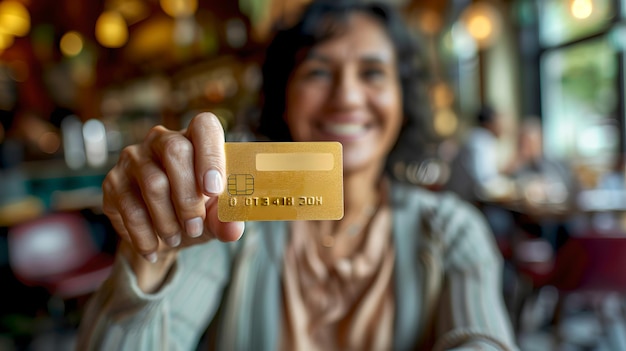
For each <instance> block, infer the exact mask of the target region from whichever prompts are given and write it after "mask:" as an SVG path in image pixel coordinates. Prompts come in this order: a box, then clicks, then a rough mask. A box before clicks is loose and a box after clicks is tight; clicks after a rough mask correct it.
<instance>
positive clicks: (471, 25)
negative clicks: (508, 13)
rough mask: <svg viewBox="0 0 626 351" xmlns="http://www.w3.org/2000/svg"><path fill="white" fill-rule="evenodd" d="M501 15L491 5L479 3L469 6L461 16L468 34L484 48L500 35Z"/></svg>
mask: <svg viewBox="0 0 626 351" xmlns="http://www.w3.org/2000/svg"><path fill="white" fill-rule="evenodd" d="M500 21H501V20H500V13H499V12H498V10H497V9H496V8H495V7H494V6H493V5H491V4H489V3H486V2H477V3H473V4H471V5H470V6H468V7H467V8H466V9H465V11H464V12H463V14H462V15H461V22H462V23H463V24H464V26H465V30H466V31H467V33H468V34H469V35H470V36H471V37H472V38H473V39H474V40H475V41H476V42H477V43H478V46H479V47H481V48H484V47H486V46H488V45H490V44H491V43H492V42H493V41H494V40H495V39H496V38H497V37H498V36H499V34H500Z"/></svg>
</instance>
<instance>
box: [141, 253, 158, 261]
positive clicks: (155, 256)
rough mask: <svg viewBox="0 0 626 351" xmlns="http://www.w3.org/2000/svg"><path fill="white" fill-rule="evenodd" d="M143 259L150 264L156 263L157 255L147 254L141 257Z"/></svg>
mask: <svg viewBox="0 0 626 351" xmlns="http://www.w3.org/2000/svg"><path fill="white" fill-rule="evenodd" d="M143 258H145V259H146V260H147V261H148V262H150V263H156V261H157V254H156V252H153V253H149V254H147V255H143Z"/></svg>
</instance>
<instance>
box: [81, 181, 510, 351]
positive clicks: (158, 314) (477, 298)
mask: <svg viewBox="0 0 626 351" xmlns="http://www.w3.org/2000/svg"><path fill="white" fill-rule="evenodd" d="M391 196H392V199H391V200H392V206H393V209H394V218H393V220H394V222H393V223H394V224H393V238H394V245H395V248H396V261H395V267H394V298H395V305H396V311H395V320H394V345H393V349H394V350H415V349H418V350H431V349H435V350H474V349H475V350H516V349H517V348H516V347H515V345H514V341H513V336H512V332H511V327H510V321H509V319H508V316H507V315H506V312H505V309H504V307H503V302H502V296H501V291H502V290H501V274H502V273H501V268H502V260H501V258H500V256H499V255H498V253H497V250H496V246H495V244H494V240H493V237H492V235H491V233H490V231H489V229H488V227H487V226H486V223H485V221H484V220H483V218H482V216H481V215H480V213H479V212H478V211H477V210H476V209H475V208H473V207H471V206H470V205H468V204H466V203H464V202H462V201H460V200H459V199H458V198H457V197H456V196H455V195H452V194H435V193H432V192H429V191H426V190H423V189H419V188H415V187H410V186H405V185H400V184H393V186H392V191H391ZM287 238H288V233H287V225H286V223H284V222H257V223H248V225H247V227H246V231H245V234H244V236H243V237H242V239H241V240H239V241H238V242H236V243H230V244H225V243H221V242H218V241H212V242H209V243H206V244H203V245H199V246H196V247H192V248H188V249H185V250H183V251H182V252H181V253H180V255H179V258H178V261H177V263H176V264H175V265H174V267H173V268H172V270H171V271H170V273H169V275H168V277H167V280H166V283H165V284H164V286H163V288H162V289H161V290H160V291H159V292H157V293H155V294H145V293H143V292H142V291H141V290H140V289H139V288H138V286H137V283H136V279H135V277H134V275H133V273H132V271H131V269H130V268H129V265H128V263H127V262H126V261H125V260H124V259H122V256H121V255H119V256H118V259H117V261H116V264H115V267H114V270H113V273H112V275H111V276H110V277H109V279H108V280H107V281H106V282H105V283H104V284H103V285H102V287H101V288H100V289H99V291H98V292H97V293H96V294H94V296H93V297H92V298H91V300H90V302H89V304H88V306H87V308H86V310H85V313H84V315H83V318H82V321H81V326H80V330H79V337H78V340H77V347H78V349H79V350H133V351H138V350H151V351H152V350H194V349H197V348H199V347H200V348H204V347H207V348H209V347H210V348H216V349H219V350H277V349H278V348H279V340H280V336H279V332H280V330H279V329H280V326H281V318H282V310H281V309H282V302H281V294H282V290H281V265H282V252H283V249H284V247H285V245H286V242H287ZM209 324H211V326H212V327H211V328H210V329H211V330H212V331H213V332H214V333H211V335H212V336H215V337H208V338H207V337H205V338H203V342H202V343H200V339H201V338H202V336H203V334H204V332H205V330H206V329H207V327H208V325H209ZM199 343H200V344H201V345H202V346H198V345H199ZM204 344H210V345H204Z"/></svg>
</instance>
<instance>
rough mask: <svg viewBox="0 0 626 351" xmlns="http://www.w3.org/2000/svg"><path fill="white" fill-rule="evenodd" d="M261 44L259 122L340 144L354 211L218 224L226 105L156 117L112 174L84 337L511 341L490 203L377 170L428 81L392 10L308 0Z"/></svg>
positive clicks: (280, 343) (128, 345)
mask: <svg viewBox="0 0 626 351" xmlns="http://www.w3.org/2000/svg"><path fill="white" fill-rule="evenodd" d="M266 54H267V57H266V62H265V65H264V68H263V73H264V87H263V93H264V110H263V115H262V118H261V130H262V131H263V132H264V133H265V134H266V135H267V136H268V137H269V138H270V139H273V140H278V141H289V140H293V141H324V140H336V141H339V142H341V143H342V145H343V152H344V189H345V195H344V198H345V216H344V217H343V219H342V220H340V221H296V222H248V223H245V230H244V223H240V222H230V223H223V222H220V221H219V220H218V218H217V206H216V204H217V201H216V200H217V197H218V196H219V195H220V194H221V193H222V191H223V188H224V174H223V170H224V131H223V130H222V127H221V126H220V124H219V122H218V120H217V118H216V117H215V116H214V115H212V114H209V113H204V114H200V115H198V116H197V117H195V118H194V119H193V120H192V121H191V122H190V124H189V126H188V128H187V129H186V130H183V131H180V132H177V131H171V130H167V129H165V128H163V127H160V126H158V127H155V128H153V129H152V130H151V132H150V133H149V134H148V136H147V137H146V139H145V141H144V142H143V143H141V144H138V145H133V146H129V147H127V148H125V149H124V151H123V152H122V154H121V156H120V160H119V162H118V163H117V165H116V166H115V167H114V168H113V169H112V170H111V171H110V173H109V174H108V175H107V177H106V179H105V181H104V183H103V189H104V194H105V195H104V204H103V206H104V209H105V212H106V214H107V215H108V217H109V218H110V219H111V222H112V224H113V225H114V227H115V229H116V230H117V232H118V234H119V235H120V237H121V240H120V241H121V244H120V247H119V250H118V255H117V262H116V267H115V268H114V272H113V273H112V275H111V277H110V278H109V279H108V280H107V281H106V282H105V283H104V284H103V286H102V287H101V289H100V290H99V291H98V292H97V294H96V295H95V296H94V297H93V298H92V300H91V301H90V303H89V306H88V308H87V309H86V311H85V313H84V317H83V320H82V324H81V329H80V332H79V337H78V349H80V350H91V349H103V350H155V349H161V348H162V349H168V350H174V349H176V350H193V349H196V348H200V349H203V348H204V349H211V348H217V349H220V350H279V349H284V350H390V349H392V348H393V349H424V350H432V349H435V350H453V349H457V348H458V349H463V350H468V349H472V350H474V349H475V350H478V349H480V350H512V349H516V348H515V346H514V341H513V336H512V332H511V328H510V323H509V318H508V316H507V315H506V313H505V310H504V308H503V303H502V296H501V284H500V281H501V268H502V266H501V265H502V260H501V258H500V257H499V256H498V254H497V251H496V248H495V245H494V242H493V240H492V237H491V235H490V233H489V230H488V228H487V226H486V225H485V222H484V220H483V219H482V217H481V216H480V214H479V213H478V212H477V211H476V210H475V209H474V208H472V207H470V206H468V204H466V203H463V202H461V201H459V200H458V199H457V197H455V196H453V195H439V194H434V193H430V192H428V191H426V190H423V189H418V188H415V187H408V186H403V185H400V184H397V183H394V182H393V181H391V180H390V178H388V176H387V175H386V174H384V171H383V170H384V164H385V161H386V158H387V155H388V153H389V152H391V150H392V149H393V147H394V145H395V144H396V142H397V141H398V140H402V137H400V139H399V135H402V134H404V133H407V135H410V133H411V132H414V129H413V128H419V126H420V122H419V118H420V117H419V116H420V114H419V113H418V109H419V108H420V106H416V105H415V102H416V101H418V100H419V96H417V95H416V92H417V91H418V90H417V88H418V86H419V84H420V83H423V82H421V79H423V78H421V75H420V74H419V72H416V70H415V68H414V62H415V55H416V52H415V50H414V42H413V40H412V38H411V37H410V36H409V32H408V30H407V28H406V27H405V26H404V25H403V24H402V22H401V19H400V17H399V15H398V14H397V13H395V12H393V11H392V10H391V8H389V7H387V6H385V5H383V4H374V3H371V2H367V3H361V2H355V1H336V0H335V1H315V2H312V3H311V5H310V6H309V7H307V9H306V10H305V11H304V13H303V15H302V17H301V20H300V22H298V23H297V24H296V25H295V26H294V27H292V28H290V29H287V30H283V31H280V32H279V33H278V34H277V35H276V37H275V38H274V40H273V42H272V44H271V45H270V46H269V48H268V50H267V53H266ZM329 236H330V237H332V238H333V240H332V241H330V243H331V244H329V241H327V240H325V238H327V237H329ZM227 242H231V243H227Z"/></svg>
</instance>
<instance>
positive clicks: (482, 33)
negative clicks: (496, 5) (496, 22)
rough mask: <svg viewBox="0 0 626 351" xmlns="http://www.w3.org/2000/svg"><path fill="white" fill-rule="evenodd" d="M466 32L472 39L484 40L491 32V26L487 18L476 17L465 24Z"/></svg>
mask: <svg viewBox="0 0 626 351" xmlns="http://www.w3.org/2000/svg"><path fill="white" fill-rule="evenodd" d="M467 30H468V31H469V33H470V34H471V36H473V37H474V38H476V39H478V40H484V39H487V38H489V36H490V35H491V33H492V32H493V25H492V24H491V21H490V20H489V18H488V17H487V16H483V15H476V16H474V17H472V18H470V20H469V22H468V23H467Z"/></svg>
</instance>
